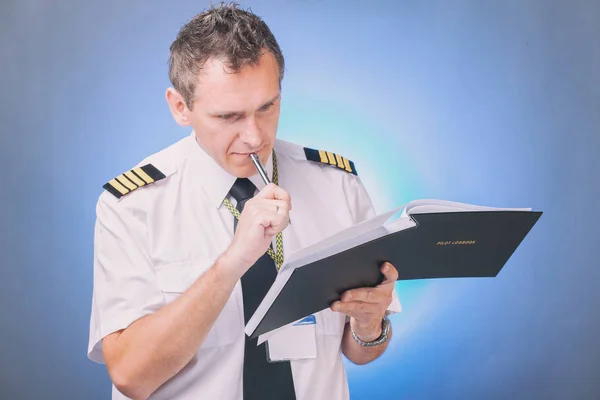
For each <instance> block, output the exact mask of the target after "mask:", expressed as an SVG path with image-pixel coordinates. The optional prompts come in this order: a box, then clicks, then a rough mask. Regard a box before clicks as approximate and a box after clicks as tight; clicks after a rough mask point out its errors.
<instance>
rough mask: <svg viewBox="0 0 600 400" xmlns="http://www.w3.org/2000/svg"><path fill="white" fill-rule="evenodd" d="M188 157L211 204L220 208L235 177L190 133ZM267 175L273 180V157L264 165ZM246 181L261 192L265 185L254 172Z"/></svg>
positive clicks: (270, 156) (193, 133)
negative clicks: (250, 182)
mask: <svg viewBox="0 0 600 400" xmlns="http://www.w3.org/2000/svg"><path fill="white" fill-rule="evenodd" d="M188 148H189V152H188V154H189V156H190V158H191V159H192V160H194V162H195V166H194V169H193V170H194V173H195V174H198V175H200V176H201V178H200V182H201V185H202V187H203V188H204V191H205V192H206V194H207V196H208V198H209V200H210V202H211V204H212V205H213V206H214V207H215V208H217V209H218V208H219V207H221V205H222V204H223V199H225V198H226V197H227V196H228V195H229V190H230V189H231V187H232V186H233V184H234V183H235V180H236V179H237V177H236V176H234V175H231V174H230V173H229V172H227V171H225V170H224V169H223V168H221V166H220V165H219V164H217V162H216V161H215V160H214V159H213V158H212V157H211V156H210V155H209V154H208V153H206V151H205V150H204V149H203V148H202V147H200V145H199V144H198V142H197V141H196V133H195V132H194V131H192V133H191V134H190V137H189V146H188ZM265 169H266V170H267V175H268V176H269V179H270V180H272V179H273V155H272V154H271V155H269V158H268V160H267V163H266V165H265ZM248 179H250V181H252V183H254V185H255V186H256V187H257V188H258V190H261V189H262V188H264V187H265V186H266V185H265V183H264V182H263V180H262V178H261V177H260V175H259V174H258V172H256V174H254V175H252V176H249V177H248Z"/></svg>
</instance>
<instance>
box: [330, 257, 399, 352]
mask: <svg viewBox="0 0 600 400" xmlns="http://www.w3.org/2000/svg"><path fill="white" fill-rule="evenodd" d="M381 272H382V273H383V275H384V277H385V279H384V281H383V282H382V283H381V284H380V285H378V286H376V287H374V288H361V289H351V290H348V291H346V292H344V294H342V298H341V300H340V301H336V302H334V303H333V304H332V305H331V310H333V311H337V312H341V313H343V314H346V315H349V316H350V317H351V318H350V324H351V326H352V329H353V330H354V332H355V333H356V334H357V335H358V337H359V338H360V339H361V340H364V341H365V342H370V341H373V340H375V339H377V338H378V337H379V336H380V335H381V321H382V319H383V316H384V315H385V311H386V310H387V308H388V307H389V305H390V304H391V303H392V293H393V292H394V284H395V283H396V280H397V279H398V271H397V270H396V268H395V267H394V266H393V265H392V264H390V263H388V262H386V263H384V264H383V265H382V266H381Z"/></svg>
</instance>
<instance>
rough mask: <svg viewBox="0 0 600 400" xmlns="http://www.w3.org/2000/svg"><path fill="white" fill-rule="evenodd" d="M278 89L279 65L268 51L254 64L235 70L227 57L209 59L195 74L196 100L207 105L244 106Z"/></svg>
mask: <svg viewBox="0 0 600 400" xmlns="http://www.w3.org/2000/svg"><path fill="white" fill-rule="evenodd" d="M278 93H279V67H278V65H277V61H276V60H275V57H273V55H272V54H271V53H268V52H266V53H264V54H263V55H262V56H261V57H260V59H259V61H258V63H257V64H254V65H244V66H243V67H242V68H240V70H239V71H236V72H234V71H233V70H231V68H229V67H228V65H227V62H226V60H223V59H218V58H212V59H209V60H208V61H207V62H206V64H205V65H204V66H203V68H202V69H201V71H200V73H199V75H198V85H197V87H196V102H197V103H201V104H202V105H203V106H204V107H209V108H210V109H219V108H223V107H225V108H227V109H232V110H234V109H246V108H248V107H253V106H256V105H262V103H261V102H264V101H267V100H268V99H271V98H273V97H275V96H277V94H278Z"/></svg>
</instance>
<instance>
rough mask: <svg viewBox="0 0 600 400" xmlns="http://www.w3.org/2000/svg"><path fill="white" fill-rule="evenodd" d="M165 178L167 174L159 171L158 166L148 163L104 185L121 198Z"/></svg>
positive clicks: (107, 189) (108, 190)
mask: <svg viewBox="0 0 600 400" xmlns="http://www.w3.org/2000/svg"><path fill="white" fill-rule="evenodd" d="M164 178H166V175H165V174H163V173H162V172H161V171H159V169H158V168H156V167H155V166H154V165H152V164H146V165H144V166H142V167H136V168H134V169H132V170H129V171H127V172H125V173H123V174H121V175H119V176H117V177H116V178H114V179H111V180H110V181H109V182H107V183H106V184H104V186H102V187H103V188H104V189H106V191H107V192H109V193H110V194H112V195H113V196H115V197H116V198H117V199H120V198H121V197H123V196H125V195H126V194H129V193H131V192H133V191H134V190H136V189H137V188H140V187H142V186H146V185H150V184H152V183H154V182H156V181H160V180H161V179H164Z"/></svg>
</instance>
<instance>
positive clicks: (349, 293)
mask: <svg viewBox="0 0 600 400" xmlns="http://www.w3.org/2000/svg"><path fill="white" fill-rule="evenodd" d="M350 299H352V292H346V300H350Z"/></svg>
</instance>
